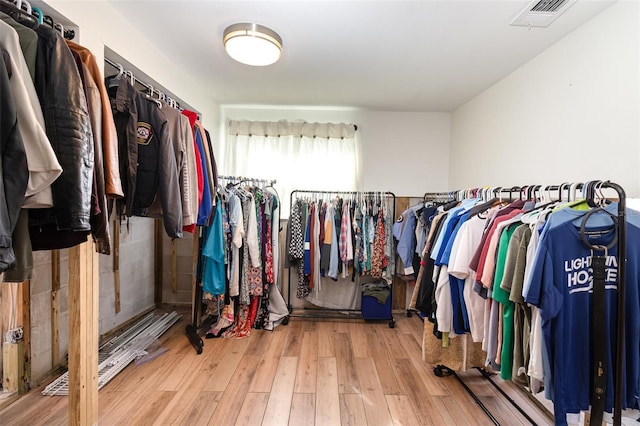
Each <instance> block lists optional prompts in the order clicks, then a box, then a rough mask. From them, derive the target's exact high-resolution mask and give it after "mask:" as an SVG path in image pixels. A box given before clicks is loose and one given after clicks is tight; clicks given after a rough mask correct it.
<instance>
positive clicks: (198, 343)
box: [186, 175, 282, 355]
mask: <svg viewBox="0 0 640 426" xmlns="http://www.w3.org/2000/svg"><path fill="white" fill-rule="evenodd" d="M218 180H226V181H230V182H233V183H244V182H251V183H252V184H254V185H255V184H258V185H257V186H262V187H271V186H273V185H275V184H276V180H275V179H257V178H248V177H244V176H226V175H218ZM281 211H282V209H280V210H279V212H281ZM279 219H280V218H278V223H280V220H279ZM279 231H280V229H278V232H279ZM196 237H197V238H198V244H197V247H198V248H197V253H195V256H197V260H196V270H195V283H196V284H195V288H194V291H193V310H192V319H191V324H188V325H187V326H186V335H187V337H188V338H189V341H190V342H191V344H192V345H193V347H194V349H195V350H196V352H197V353H198V355H200V354H202V351H203V347H204V342H203V341H202V337H200V334H199V333H198V330H199V329H201V328H202V327H203V326H204V325H205V322H206V321H203V320H202V311H203V304H202V296H203V289H202V285H201V281H202V274H203V265H202V261H201V256H202V246H203V244H204V238H203V227H202V226H196V231H195V233H194V238H196ZM194 244H195V243H194ZM276 284H277V283H276ZM207 325H208V324H207Z"/></svg>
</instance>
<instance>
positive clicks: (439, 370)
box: [433, 365, 500, 426]
mask: <svg viewBox="0 0 640 426" xmlns="http://www.w3.org/2000/svg"><path fill="white" fill-rule="evenodd" d="M433 372H434V374H435V375H436V376H438V377H442V376H444V374H445V373H446V374H449V375H452V376H453V377H455V378H456V380H457V381H458V382H459V383H460V384H461V385H462V387H463V388H464V390H466V391H467V393H468V394H469V395H471V397H472V398H473V400H474V401H475V402H476V404H478V406H480V408H481V409H482V411H484V413H485V414H486V415H487V417H489V419H490V420H491V421H492V422H493V424H494V425H496V426H500V423H499V422H498V420H496V418H495V417H493V414H491V411H489V409H488V408H487V407H485V405H484V404H483V403H482V401H480V398H478V396H477V395H476V394H475V393H474V392H473V391H472V390H471V389H470V388H469V386H467V384H466V383H465V382H464V381H463V380H462V379H461V378H460V376H458V374H457V373H456V372H455V371H454V370H452V369H450V368H449V367H447V366H445V365H437V366H436V367H435V368H434V369H433Z"/></svg>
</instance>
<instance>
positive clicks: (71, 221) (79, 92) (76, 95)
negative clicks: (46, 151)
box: [35, 25, 93, 231]
mask: <svg viewBox="0 0 640 426" xmlns="http://www.w3.org/2000/svg"><path fill="white" fill-rule="evenodd" d="M36 32H37V33H38V53H37V56H36V75H35V86H36V92H37V93H38V98H39V99H40V103H41V105H42V112H43V113H44V121H45V125H46V132H47V136H48V137H49V140H50V141H51V145H52V146H53V150H54V152H55V153H56V157H57V158H58V161H59V162H60V165H61V166H62V174H61V175H60V177H59V178H58V179H57V180H56V181H55V182H54V183H53V185H52V186H51V189H52V192H53V205H54V207H53V213H54V216H55V222H56V225H57V229H58V230H70V231H89V230H90V229H91V224H90V215H91V187H92V184H93V133H92V131H91V123H90V121H89V113H88V111H87V101H86V99H85V95H84V91H83V86H82V81H81V80H80V75H79V74H78V69H77V68H76V63H75V61H74V59H73V56H72V55H71V52H70V51H69V47H67V44H66V43H65V42H64V40H63V39H62V36H60V34H58V33H57V32H56V31H54V30H52V29H51V28H46V27H45V26H43V25H40V26H39V27H38V28H37V29H36Z"/></svg>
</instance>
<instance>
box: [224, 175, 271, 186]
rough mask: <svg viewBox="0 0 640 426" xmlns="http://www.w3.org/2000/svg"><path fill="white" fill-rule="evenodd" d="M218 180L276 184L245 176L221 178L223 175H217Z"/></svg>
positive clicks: (267, 180) (268, 180) (269, 180)
mask: <svg viewBox="0 0 640 426" xmlns="http://www.w3.org/2000/svg"><path fill="white" fill-rule="evenodd" d="M218 179H224V180H231V181H240V182H259V183H266V184H268V185H275V184H276V182H277V181H276V180H275V179H258V178H251V177H246V176H223V175H218Z"/></svg>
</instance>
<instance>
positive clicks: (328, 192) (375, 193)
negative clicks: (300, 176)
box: [291, 189, 395, 198]
mask: <svg viewBox="0 0 640 426" xmlns="http://www.w3.org/2000/svg"><path fill="white" fill-rule="evenodd" d="M293 193H299V194H337V195H381V194H382V195H386V196H388V197H391V196H393V197H394V198H395V195H394V194H393V193H392V192H388V191H311V190H300V189H296V190H294V191H293V192H291V194H293Z"/></svg>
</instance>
